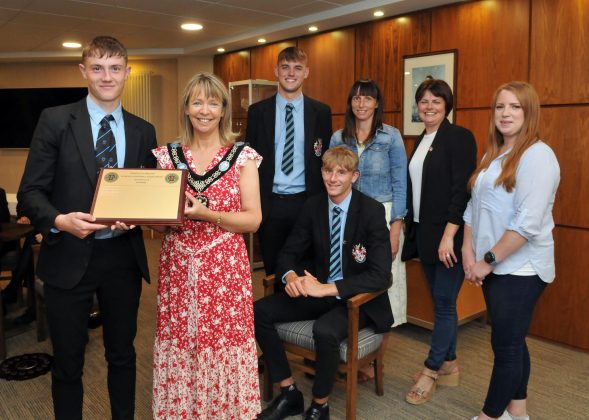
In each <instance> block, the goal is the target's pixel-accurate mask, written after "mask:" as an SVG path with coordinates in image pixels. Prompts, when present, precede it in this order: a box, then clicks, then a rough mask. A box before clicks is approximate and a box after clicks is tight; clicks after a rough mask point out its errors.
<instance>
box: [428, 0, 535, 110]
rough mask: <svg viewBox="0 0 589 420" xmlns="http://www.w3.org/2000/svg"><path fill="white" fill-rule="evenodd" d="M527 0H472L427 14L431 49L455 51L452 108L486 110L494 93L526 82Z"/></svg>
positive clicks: (527, 43) (527, 50) (527, 42)
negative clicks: (514, 82) (501, 87)
mask: <svg viewBox="0 0 589 420" xmlns="http://www.w3.org/2000/svg"><path fill="white" fill-rule="evenodd" d="M529 7H530V4H529V0H496V1H488V0H484V1H473V2H467V3H460V4H455V5H452V6H447V7H442V8H438V9H434V10H433V11H432V36H431V50H432V51H439V50H448V49H454V48H456V49H458V69H457V70H458V73H457V76H458V77H457V79H458V82H457V86H455V90H456V92H455V95H456V96H457V97H456V105H455V106H456V107H457V108H472V107H486V106H488V104H489V103H490V101H491V96H492V94H493V92H494V91H495V89H496V88H497V87H498V86H499V85H500V84H502V83H505V82H508V81H510V80H527V78H528V54H529Z"/></svg>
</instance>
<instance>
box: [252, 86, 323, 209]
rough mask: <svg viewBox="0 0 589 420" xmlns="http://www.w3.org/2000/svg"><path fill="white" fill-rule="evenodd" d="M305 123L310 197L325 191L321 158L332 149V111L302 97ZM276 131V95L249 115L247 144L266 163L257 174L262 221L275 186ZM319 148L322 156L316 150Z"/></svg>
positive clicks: (306, 173)
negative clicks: (315, 147) (330, 144)
mask: <svg viewBox="0 0 589 420" xmlns="http://www.w3.org/2000/svg"><path fill="white" fill-rule="evenodd" d="M303 99H304V105H303V107H304V113H305V116H304V119H305V147H304V150H305V188H306V192H307V196H311V195H314V194H317V193H319V192H322V191H325V187H324V185H323V179H322V177H321V164H322V162H321V157H322V156H323V153H325V151H326V150H327V149H328V148H329V140H330V139H331V109H330V108H329V106H327V105H325V104H324V103H321V102H319V101H316V100H314V99H311V98H309V97H308V96H303ZM275 131H276V95H273V96H271V97H270V98H267V99H264V100H263V101H260V102H257V103H255V104H252V105H251V106H250V107H249V109H248V113H247V128H246V135H245V141H246V142H248V143H249V144H250V146H251V147H253V148H254V149H255V150H256V151H257V152H258V153H259V154H260V155H262V157H263V158H264V160H263V161H262V164H261V165H260V167H259V169H258V172H259V175H260V195H261V200H262V217H263V219H266V218H267V217H268V212H269V211H270V205H269V203H270V198H271V196H272V186H273V185H274V167H275V162H276V156H275V150H276V149H275V144H274V143H275ZM315 145H320V147H321V149H320V152H319V153H316V151H315V150H314V146H315Z"/></svg>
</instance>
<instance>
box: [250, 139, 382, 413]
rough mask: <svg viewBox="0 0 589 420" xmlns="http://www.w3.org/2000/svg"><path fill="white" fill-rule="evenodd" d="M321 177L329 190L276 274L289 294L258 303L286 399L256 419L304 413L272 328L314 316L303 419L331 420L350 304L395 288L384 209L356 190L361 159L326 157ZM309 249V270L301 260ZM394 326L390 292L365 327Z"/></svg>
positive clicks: (313, 206)
mask: <svg viewBox="0 0 589 420" xmlns="http://www.w3.org/2000/svg"><path fill="white" fill-rule="evenodd" d="M321 175H322V177H323V182H324V184H325V188H326V190H327V194H325V193H322V194H318V195H316V196H314V197H311V198H309V199H308V200H307V202H306V203H305V205H304V206H303V209H302V211H301V214H300V216H299V218H298V220H297V222H296V224H295V226H294V228H293V230H292V232H291V233H290V235H289V237H288V239H287V241H286V244H285V245H284V248H282V251H281V253H280V256H279V258H278V265H277V270H276V275H277V278H278V279H282V282H283V283H285V284H286V286H285V292H286V293H278V294H274V295H271V296H267V297H265V298H263V299H260V300H258V301H257V302H255V303H254V322H255V329H256V339H257V340H258V343H259V344H260V347H261V348H262V351H263V352H264V360H265V361H266V365H267V367H268V369H269V373H270V377H271V378H272V381H273V382H279V383H280V388H281V394H280V396H278V397H277V398H276V399H275V400H274V401H273V402H272V403H271V404H270V405H269V406H268V407H267V408H266V409H265V410H264V411H263V412H262V413H261V414H260V415H259V416H258V419H283V418H285V417H287V416H292V415H297V414H301V413H303V411H304V400H303V395H302V393H301V392H300V391H299V390H298V389H297V388H296V385H295V383H294V379H293V378H292V375H291V372H290V368H289V364H288V361H287V358H286V354H285V351H284V347H283V344H282V341H281V340H280V338H279V336H278V333H277V331H276V328H275V327H274V323H277V322H292V321H300V320H306V319H315V320H316V321H315V324H314V327H313V336H314V339H315V346H316V353H317V363H316V376H315V382H314V384H313V401H312V403H311V405H310V407H309V409H308V410H307V411H306V412H305V414H304V418H305V419H316V420H319V419H328V418H329V406H328V404H327V401H328V399H329V394H330V393H331V390H332V388H333V384H334V382H335V378H336V374H337V366H338V363H339V343H340V342H341V341H342V340H343V339H345V338H346V337H347V335H348V330H347V328H348V327H347V325H348V324H347V308H346V299H348V298H350V297H352V296H355V295H357V294H359V293H363V292H373V291H378V290H382V289H386V288H387V287H388V286H389V276H390V268H391V263H392V261H391V245H390V241H389V231H388V229H387V226H386V222H385V213H384V207H383V206H382V204H380V203H379V202H378V201H375V200H373V199H372V198H370V197H368V196H366V195H364V194H362V193H361V192H359V191H356V190H353V189H352V184H353V183H354V182H355V181H356V179H358V177H359V176H360V173H359V172H358V157H357V156H356V154H355V153H353V152H352V151H350V150H349V149H347V148H345V147H341V146H340V147H335V148H332V149H329V150H328V151H327V152H325V154H324V155H323V166H322V168H321ZM309 252H310V253H311V254H312V255H313V256H314V262H313V263H312V264H311V265H310V266H303V267H301V270H297V271H295V270H296V269H297V267H300V266H301V263H302V261H304V260H305V257H306V256H307V255H308V254H309ZM392 323H393V314H392V312H391V306H390V303H389V298H388V295H387V294H386V293H385V294H382V295H380V296H379V297H377V298H376V299H374V300H372V301H370V302H368V303H367V304H365V305H363V306H362V309H361V311H360V325H359V326H360V329H361V328H364V327H366V326H367V325H372V326H373V327H374V329H375V330H376V331H377V332H384V331H387V330H388V329H389V327H390V326H391V325H392Z"/></svg>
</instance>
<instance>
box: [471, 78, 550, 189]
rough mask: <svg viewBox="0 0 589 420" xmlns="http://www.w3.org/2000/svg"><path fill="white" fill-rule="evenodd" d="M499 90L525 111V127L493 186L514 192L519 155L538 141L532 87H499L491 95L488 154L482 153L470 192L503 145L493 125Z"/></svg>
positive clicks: (511, 84)
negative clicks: (514, 98) (508, 93)
mask: <svg viewBox="0 0 589 420" xmlns="http://www.w3.org/2000/svg"><path fill="white" fill-rule="evenodd" d="M502 90H506V91H509V92H511V93H513V94H514V95H515V97H516V98H517V100H518V101H519V103H520V104H521V106H522V109H523V111H524V123H523V125H522V128H521V130H520V132H519V134H518V135H517V138H516V139H515V143H514V145H513V148H512V149H511V151H510V152H509V153H508V154H507V155H506V156H505V159H503V163H502V165H501V174H500V175H499V177H498V178H497V180H496V181H495V186H499V185H501V186H503V188H505V190H506V191H507V192H511V191H513V188H514V187H515V172H516V170H517V166H518V165H519V161H520V159H521V157H522V155H523V154H524V152H525V151H526V150H527V148H528V147H530V146H531V145H533V144H534V143H536V142H537V141H538V140H539V139H540V136H539V129H540V99H539V98H538V94H537V93H536V91H535V90H534V88H533V87H532V85H530V84H529V83H526V82H519V81H514V82H509V83H505V84H503V85H501V86H499V88H497V90H496V91H495V94H494V95H493V102H492V107H491V109H492V112H491V120H490V122H489V140H488V144H487V151H486V152H485V156H484V157H483V160H482V161H481V163H480V164H479V166H478V167H477V169H476V170H475V171H474V172H473V174H472V175H471V177H470V180H469V181H468V188H469V190H472V188H473V187H474V184H475V182H476V179H477V177H478V175H479V174H480V173H481V171H483V170H486V169H487V168H488V167H489V165H490V164H491V162H492V161H493V160H494V159H495V158H496V157H497V156H499V151H500V150H501V147H502V146H503V145H504V144H505V141H504V139H503V135H502V134H501V133H500V132H499V130H498V129H497V127H496V125H495V105H496V104H497V97H498V96H499V93H500V92H501V91H502Z"/></svg>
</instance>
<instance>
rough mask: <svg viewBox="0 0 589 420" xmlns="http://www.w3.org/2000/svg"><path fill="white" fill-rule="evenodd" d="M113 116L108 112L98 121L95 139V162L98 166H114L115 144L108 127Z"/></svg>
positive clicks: (115, 157)
mask: <svg viewBox="0 0 589 420" xmlns="http://www.w3.org/2000/svg"><path fill="white" fill-rule="evenodd" d="M114 120H115V118H114V117H113V116H112V115H110V114H108V115H106V116H105V117H104V118H103V119H102V121H100V130H98V138H97V139H96V164H97V165H98V168H116V167H117V166H118V165H117V144H116V143H115V136H114V135H113V133H112V130H111V128H110V122H109V121H114Z"/></svg>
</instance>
